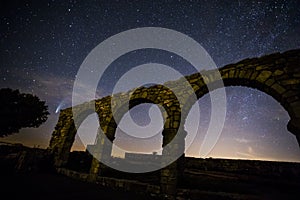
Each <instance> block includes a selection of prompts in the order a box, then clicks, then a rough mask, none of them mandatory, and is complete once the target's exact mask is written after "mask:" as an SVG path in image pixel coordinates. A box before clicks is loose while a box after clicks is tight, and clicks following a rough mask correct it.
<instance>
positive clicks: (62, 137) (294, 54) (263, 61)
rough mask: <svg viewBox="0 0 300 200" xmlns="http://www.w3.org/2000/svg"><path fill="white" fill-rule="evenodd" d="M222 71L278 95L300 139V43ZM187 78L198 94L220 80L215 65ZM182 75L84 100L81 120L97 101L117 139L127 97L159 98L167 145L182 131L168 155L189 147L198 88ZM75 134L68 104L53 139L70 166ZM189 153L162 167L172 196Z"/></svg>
mask: <svg viewBox="0 0 300 200" xmlns="http://www.w3.org/2000/svg"><path fill="white" fill-rule="evenodd" d="M219 73H220V74H221V78H222V80H223V83H224V86H245V87H251V88H256V89H258V90H260V91H262V92H265V93H267V94H269V95H270V96H272V97H273V98H275V99H276V100H277V101H278V102H279V103H280V104H281V105H282V106H283V107H284V108H285V110H286V111H287V112H288V114H289V116H290V121H289V122H288V125H287V129H288V130H289V131H290V132H291V133H292V134H294V135H295V136H296V138H297V141H298V143H299V145H300V49H297V50H290V51H287V52H284V53H275V54H271V55H266V56H263V57H260V58H252V59H245V60H242V61H240V62H238V63H236V64H230V65H226V66H224V67H222V68H219ZM185 78H186V80H187V81H188V82H189V84H190V86H191V87H192V88H193V90H194V91H193V92H194V94H196V96H197V99H199V98H201V97H202V96H204V95H205V94H207V93H208V92H209V91H208V87H207V85H206V83H207V84H209V85H211V86H212V87H215V86H214V85H215V83H217V82H219V81H220V79H218V78H217V76H216V72H215V71H213V70H211V71H205V72H203V73H202V72H201V74H198V73H197V74H193V75H190V76H186V77H185ZM182 80H183V79H179V80H176V81H170V82H167V83H165V84H164V85H154V86H151V87H147V88H145V87H140V88H137V89H134V90H131V91H128V92H126V93H120V94H115V95H113V96H114V97H118V98H116V99H115V100H113V101H111V100H112V97H111V96H107V97H104V98H102V99H98V100H95V101H93V102H88V103H84V104H81V105H78V106H76V107H74V109H75V110H77V112H80V113H81V114H80V115H79V116H80V117H79V119H76V120H78V121H79V123H80V122H82V121H83V120H84V119H85V118H86V117H87V116H88V115H90V114H92V113H93V112H95V111H94V109H91V106H94V108H95V109H96V113H97V114H98V117H99V122H100V128H101V132H102V133H104V134H105V135H106V137H107V138H108V139H109V140H110V141H113V140H114V136H115V131H116V128H117V124H118V122H119V121H120V120H121V118H122V117H123V115H124V114H125V112H126V111H127V110H126V109H125V106H124V105H125V104H124V102H129V107H130V108H132V107H134V106H136V105H138V104H142V103H153V104H158V105H159V106H161V107H163V108H164V110H165V113H163V116H164V118H165V123H164V127H163V132H162V135H163V144H162V146H163V147H165V146H166V145H167V144H168V143H169V142H170V141H171V140H172V139H173V138H174V137H175V134H176V133H177V136H179V137H176V141H175V143H174V144H173V145H172V146H171V147H169V148H168V149H166V148H163V155H165V156H168V155H169V153H170V152H175V153H184V152H183V151H184V144H185V136H186V134H187V133H186V132H185V130H183V128H180V130H179V127H180V126H179V125H180V118H181V117H182V119H186V117H187V115H188V113H189V110H190V109H191V107H192V106H193V105H194V103H195V101H191V100H190V99H191V98H190V96H191V95H192V94H190V93H189V92H186V91H188V90H185V87H187V86H186V85H185V84H182ZM170 86H172V88H173V89H172V90H173V91H174V90H177V91H178V94H179V95H180V96H181V97H182V98H183V99H185V102H184V104H183V103H182V102H179V101H178V100H177V98H176V96H175V95H174V93H173V92H172V91H171V90H169V89H168V88H169V87H170ZM190 86H189V87H190ZM215 89H216V87H215ZM197 99H196V100H197ZM126 105H127V104H126ZM112 110H113V111H112ZM112 112H115V113H118V115H116V116H114V117H113V113H112ZM182 127H183V126H182ZM75 135H76V127H75V124H74V119H73V115H72V108H67V109H64V110H62V111H61V112H60V116H59V120H58V123H57V125H56V127H55V130H54V132H53V134H52V138H51V141H50V145H49V149H50V150H51V151H52V153H53V156H54V163H55V166H56V167H58V168H59V167H64V165H65V164H66V162H67V160H68V155H69V152H70V149H71V147H72V144H73V142H74V138H75ZM102 136H103V134H102ZM172 143H173V142H172ZM97 144H101V145H100V146H101V147H100V148H98V156H100V157H101V156H102V155H105V153H104V151H108V152H109V155H110V151H111V149H112V146H111V143H110V144H105V143H104V140H103V137H101V135H100V136H99V135H98V137H97V141H96V145H97ZM98 146H99V145H98ZM183 157H184V154H183V156H182V157H180V159H178V160H177V161H175V162H173V163H172V164H170V165H168V166H167V167H165V168H163V169H161V181H160V182H161V184H160V188H161V193H162V194H167V195H171V196H172V195H175V194H176V184H177V181H178V177H180V176H179V175H180V172H181V171H180V169H181V168H180V166H181V164H180V163H181V162H183ZM181 158H182V159H181ZM101 165H102V164H101V163H99V162H98V161H97V160H96V159H94V160H93V162H92V165H91V170H90V177H94V176H99V175H101Z"/></svg>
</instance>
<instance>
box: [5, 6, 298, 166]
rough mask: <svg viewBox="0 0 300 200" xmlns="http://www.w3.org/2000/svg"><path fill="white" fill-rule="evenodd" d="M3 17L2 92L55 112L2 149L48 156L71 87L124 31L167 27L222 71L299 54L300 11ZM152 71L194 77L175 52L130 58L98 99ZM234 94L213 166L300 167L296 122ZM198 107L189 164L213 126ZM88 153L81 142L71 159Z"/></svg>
mask: <svg viewBox="0 0 300 200" xmlns="http://www.w3.org/2000/svg"><path fill="white" fill-rule="evenodd" d="M0 13H1V14H0V15H1V20H0V88H5V87H9V88H12V89H19V90H20V91H21V92H23V93H31V94H34V95H37V96H38V97H40V99H42V100H44V101H46V104H47V105H48V106H49V112H50V116H49V119H48V120H47V122H46V123H45V124H43V125H42V126H40V127H39V128H35V129H32V128H26V129H22V130H21V131H20V133H17V134H14V135H11V136H8V137H5V138H2V139H1V141H8V142H19V143H23V144H25V145H27V146H40V147H42V148H46V147H47V146H48V144H49V140H50V137H51V134H52V131H53V130H54V126H55V124H56V122H57V120H58V114H59V109H63V108H66V107H69V106H71V104H72V103H71V97H72V89H73V82H74V80H75V77H76V74H77V71H78V69H79V67H80V65H81V63H82V62H83V60H84V59H85V57H86V56H87V55H88V54H89V52H90V51H91V50H92V49H93V48H95V47H96V46H97V45H98V44H99V43H101V42H102V41H104V40H105V39H107V38H109V37H110V36H113V35H115V34H117V33H120V32H122V31H126V30H129V29H133V28H139V27H164V28H169V29H173V30H176V31H179V32H182V33H184V34H186V35H188V36H190V37H192V38H193V39H194V40H196V41H197V42H198V43H199V44H201V45H202V46H203V47H204V48H205V49H206V51H207V52H208V53H209V54H210V56H211V57H212V58H213V60H214V62H215V63H216V65H217V66H218V67H222V66H224V65H226V64H230V63H235V62H237V61H239V60H242V59H245V58H249V57H250V58H251V57H258V56H262V55H264V54H270V53H275V52H284V51H286V50H290V49H296V48H300V34H299V33H300V1H270V2H268V1H265V2H262V1H242V0H240V1H211V0H207V1H111V0H107V1H91V0H86V1H85V0H81V1H75V0H73V1H59V0H52V1H49V0H40V1H26V0H22V1H7V0H4V1H1V2H0ZM149 62H156V63H162V64H165V65H168V66H172V67H173V68H174V69H176V70H178V71H179V72H180V73H181V74H183V75H188V74H192V73H193V72H194V71H193V69H192V67H191V66H190V65H189V64H188V63H187V62H186V61H185V60H183V59H182V58H180V57H179V56H177V55H174V54H172V53H170V52H164V51H161V50H153V49H152V50H150V49H148V50H139V51H134V52H130V53H128V54H126V55H124V56H122V57H120V58H118V59H117V60H115V62H113V63H112V65H111V66H110V67H109V69H108V70H107V71H106V72H105V76H104V77H103V78H102V79H101V80H100V82H99V85H98V93H97V97H104V96H106V95H109V94H111V93H112V89H113V86H114V84H115V83H116V82H117V81H118V79H119V78H120V77H121V76H122V74H124V73H125V72H126V71H128V70H129V69H130V68H132V67H134V66H138V65H141V64H144V63H149ZM158 74H159V73H158ZM141 76H142V75H141ZM86 92H88V91H86ZM226 92H227V116H226V122H225V127H224V130H223V132H222V134H221V137H220V139H219V141H218V143H217V144H216V146H215V148H214V149H213V150H212V151H211V153H210V154H209V155H206V157H223V158H242V159H264V160H287V161H297V162H300V150H299V146H298V144H297V141H296V138H295V137H294V136H293V135H292V134H291V133H289V132H288V131H287V129H286V125H287V122H288V120H289V116H288V114H287V112H286V111H285V110H284V108H283V107H282V106H281V105H280V104H279V103H278V102H277V101H276V100H275V99H273V98H272V97H271V96H269V95H266V94H264V93H263V92H261V91H258V90H256V89H251V88H245V87H228V88H226ZM198 103H199V105H200V109H201V113H206V114H207V115H205V114H203V115H201V118H200V119H201V121H200V129H199V132H198V135H197V137H196V140H195V141H194V143H193V144H192V146H191V148H190V149H188V150H187V152H186V154H187V155H188V156H195V157H199V156H200V157H202V156H204V155H201V153H199V152H200V151H199V148H200V146H201V143H202V141H203V138H204V135H205V131H206V129H207V127H208V122H209V119H210V118H209V117H210V116H209V113H210V108H209V105H210V102H209V96H208V95H206V96H204V97H203V98H201V99H200V100H199V101H198ZM143 110H145V109H143V108H140V109H136V111H133V112H132V113H133V114H132V116H134V118H136V121H137V123H140V124H143V123H145V121H147V115H146V116H145V117H143V115H145V113H143V112H142V111H143ZM93 117H95V116H94V115H92V116H91V117H89V118H88V119H90V121H91V120H93ZM141 119H143V120H141ZM195 123H197V122H195V121H194V120H193V115H192V113H191V115H190V116H189V117H188V120H187V123H186V130H187V131H188V132H189V131H191V132H192V131H193V129H194V128H195V127H196V126H197V124H195ZM79 131H83V132H84V131H86V132H95V131H96V127H91V126H89V122H88V120H86V121H85V122H84V123H83V125H82V127H81V128H80V130H79ZM93 134H95V133H93ZM118 135H119V137H118ZM116 136H117V137H116V144H118V145H119V147H123V148H124V149H125V150H128V151H142V152H152V151H156V150H157V148H159V146H161V136H158V137H157V138H156V139H155V142H153V141H152V142H151V144H152V145H147V143H146V141H142V142H140V143H139V144H137V141H134V140H132V139H131V138H130V137H126V136H124V134H122V133H121V132H120V131H119V132H118V133H117V134H116ZM187 140H188V138H187ZM143 142H144V143H143ZM141 143H142V145H140V144H141ZM83 148H84V147H83V144H82V143H81V142H80V140H79V138H78V137H77V140H76V142H75V144H74V146H73V150H78V149H83Z"/></svg>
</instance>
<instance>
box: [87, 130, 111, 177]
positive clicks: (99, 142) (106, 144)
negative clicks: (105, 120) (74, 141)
mask: <svg viewBox="0 0 300 200" xmlns="http://www.w3.org/2000/svg"><path fill="white" fill-rule="evenodd" d="M113 139H114V138H110V139H108V138H107V136H106V135H105V134H104V133H103V131H102V130H101V128H99V129H98V134H97V139H96V144H95V145H92V146H91V147H90V148H89V149H88V151H89V152H90V153H91V154H92V155H93V160H92V164H91V169H90V175H89V176H90V177H89V179H90V180H91V181H93V180H95V179H96V177H97V176H99V175H100V176H101V175H103V173H102V170H103V169H104V168H105V166H104V164H103V163H101V161H103V160H104V159H105V161H106V162H109V160H110V158H111V151H112V144H113ZM110 140H112V141H110Z"/></svg>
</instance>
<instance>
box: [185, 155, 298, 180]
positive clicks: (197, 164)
mask: <svg viewBox="0 0 300 200" xmlns="http://www.w3.org/2000/svg"><path fill="white" fill-rule="evenodd" d="M185 161H186V162H185V168H186V169H198V170H203V171H220V172H232V173H239V174H250V175H258V176H268V177H286V178H287V177H299V178H300V163H292V162H273V161H259V160H229V159H211V158H207V159H199V158H185Z"/></svg>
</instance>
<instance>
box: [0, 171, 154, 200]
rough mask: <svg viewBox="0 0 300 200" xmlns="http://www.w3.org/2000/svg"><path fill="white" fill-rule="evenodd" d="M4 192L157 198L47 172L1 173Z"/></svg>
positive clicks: (37, 198) (12, 195) (71, 198)
mask: <svg viewBox="0 0 300 200" xmlns="http://www.w3.org/2000/svg"><path fill="white" fill-rule="evenodd" d="M1 196H2V197H3V196H4V197H7V198H5V199H29V200H48V199H49V200H50V199H51V200H56V199H63V200H76V199H82V200H88V199H104V200H106V199H114V200H116V199H153V198H151V197H150V196H147V195H141V194H135V193H132V192H123V191H117V190H112V189H109V188H103V187H100V186H98V185H95V184H91V183H86V182H82V181H78V180H74V179H71V178H68V177H65V176H62V175H56V174H47V173H34V174H19V175H17V174H4V175H1ZM1 199H2V198H1Z"/></svg>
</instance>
